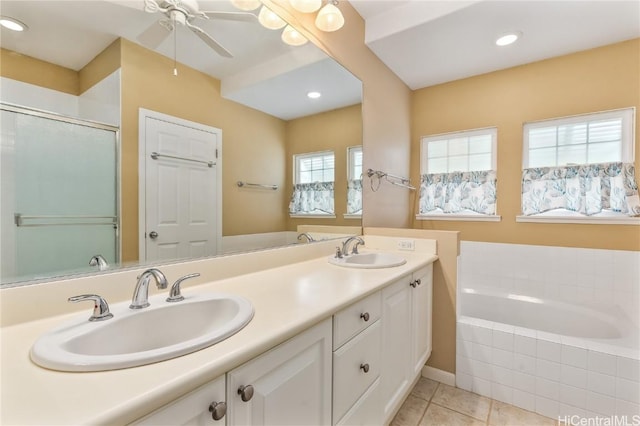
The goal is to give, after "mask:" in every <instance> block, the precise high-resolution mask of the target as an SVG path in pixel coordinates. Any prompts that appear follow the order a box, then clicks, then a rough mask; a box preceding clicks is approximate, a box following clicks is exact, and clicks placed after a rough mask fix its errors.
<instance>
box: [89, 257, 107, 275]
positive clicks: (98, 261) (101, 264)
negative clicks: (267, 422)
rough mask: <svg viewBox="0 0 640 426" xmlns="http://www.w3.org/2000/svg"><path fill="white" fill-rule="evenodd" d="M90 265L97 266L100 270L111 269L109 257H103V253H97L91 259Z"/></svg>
mask: <svg viewBox="0 0 640 426" xmlns="http://www.w3.org/2000/svg"><path fill="white" fill-rule="evenodd" d="M89 266H97V267H98V270H100V271H104V270H105V269H109V263H107V259H105V258H104V257H102V255H101V254H96V255H95V256H93V257H92V258H91V259H89Z"/></svg>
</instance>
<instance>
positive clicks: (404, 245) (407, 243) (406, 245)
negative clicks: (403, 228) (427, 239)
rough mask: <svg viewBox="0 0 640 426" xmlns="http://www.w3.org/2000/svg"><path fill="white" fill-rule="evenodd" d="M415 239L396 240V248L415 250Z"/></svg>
mask: <svg viewBox="0 0 640 426" xmlns="http://www.w3.org/2000/svg"><path fill="white" fill-rule="evenodd" d="M415 249H416V242H415V240H398V250H415Z"/></svg>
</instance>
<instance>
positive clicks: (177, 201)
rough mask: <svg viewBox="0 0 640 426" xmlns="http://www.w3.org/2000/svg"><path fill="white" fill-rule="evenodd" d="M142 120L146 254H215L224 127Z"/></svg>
mask: <svg viewBox="0 0 640 426" xmlns="http://www.w3.org/2000/svg"><path fill="white" fill-rule="evenodd" d="M141 120H142V119H141ZM180 122H182V120H180ZM194 124H195V123H194ZM141 125H144V126H145V129H144V135H145V161H144V164H145V182H146V183H145V186H144V190H145V194H144V198H145V212H144V215H145V224H144V229H143V230H144V241H145V247H144V249H145V250H144V252H145V260H147V261H148V260H165V259H182V258H193V257H202V256H210V255H215V254H216V253H217V251H218V240H219V237H220V235H221V232H222V230H221V229H220V221H219V217H218V216H219V215H220V206H219V194H218V191H219V182H218V179H219V173H218V171H217V168H219V167H220V165H219V164H217V162H216V160H217V159H216V153H217V150H218V146H219V144H220V138H221V132H220V131H219V130H218V129H213V128H210V129H211V131H206V130H202V129H198V128H195V127H190V126H187V125H183V124H176V123H173V122H170V121H167V120H166V119H157V118H153V117H148V116H146V117H144V123H141ZM201 127H202V126H201ZM154 153H155V154H154ZM156 154H157V155H156ZM141 214H142V212H141Z"/></svg>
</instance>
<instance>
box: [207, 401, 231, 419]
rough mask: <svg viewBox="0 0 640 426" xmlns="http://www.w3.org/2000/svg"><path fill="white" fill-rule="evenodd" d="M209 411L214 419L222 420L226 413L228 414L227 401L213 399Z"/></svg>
mask: <svg viewBox="0 0 640 426" xmlns="http://www.w3.org/2000/svg"><path fill="white" fill-rule="evenodd" d="M209 412H210V413H211V417H212V418H213V420H222V418H223V417H224V415H225V414H227V403H226V402H215V401H213V402H212V403H211V404H210V405H209Z"/></svg>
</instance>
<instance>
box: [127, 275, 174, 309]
mask: <svg viewBox="0 0 640 426" xmlns="http://www.w3.org/2000/svg"><path fill="white" fill-rule="evenodd" d="M151 277H153V278H154V279H155V280H156V286H157V287H158V288H159V289H165V288H167V286H168V285H169V284H168V282H167V277H165V276H164V274H163V273H162V272H160V270H159V269H156V268H151V269H147V270H146V271H144V272H143V273H142V274H140V276H139V277H138V282H137V283H136V288H135V290H133V299H132V300H131V304H130V305H129V308H130V309H142V308H146V307H147V306H149V280H150V279H151Z"/></svg>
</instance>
